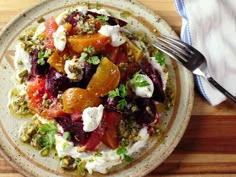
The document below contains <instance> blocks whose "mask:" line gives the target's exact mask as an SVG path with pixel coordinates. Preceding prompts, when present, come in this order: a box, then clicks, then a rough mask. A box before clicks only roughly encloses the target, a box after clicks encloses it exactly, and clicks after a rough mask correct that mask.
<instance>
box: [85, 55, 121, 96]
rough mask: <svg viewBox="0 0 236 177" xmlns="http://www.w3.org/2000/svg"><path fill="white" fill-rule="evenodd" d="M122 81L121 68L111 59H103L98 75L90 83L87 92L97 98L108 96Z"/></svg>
mask: <svg viewBox="0 0 236 177" xmlns="http://www.w3.org/2000/svg"><path fill="white" fill-rule="evenodd" d="M119 81H120V71H119V68H118V67H117V66H116V65H115V64H114V63H112V62H111V61H110V60H109V59H107V58H103V59H102V60H101V63H100V64H99V66H98V68H97V71H96V73H95V74H94V75H93V77H92V78H91V80H90V81H89V83H88V86H87V90H88V91H90V92H92V93H94V94H95V95H97V96H104V95H107V94H108V92H109V91H111V90H114V89H115V88H116V87H117V86H118V84H119Z"/></svg>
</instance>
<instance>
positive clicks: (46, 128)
mask: <svg viewBox="0 0 236 177" xmlns="http://www.w3.org/2000/svg"><path fill="white" fill-rule="evenodd" d="M38 132H39V133H40V134H42V135H43V136H39V137H40V139H38V140H39V141H40V145H41V146H42V147H43V148H48V149H50V148H52V147H53V145H54V143H55V134H56V133H57V126H56V124H54V123H46V124H42V125H40V126H39V130H38Z"/></svg>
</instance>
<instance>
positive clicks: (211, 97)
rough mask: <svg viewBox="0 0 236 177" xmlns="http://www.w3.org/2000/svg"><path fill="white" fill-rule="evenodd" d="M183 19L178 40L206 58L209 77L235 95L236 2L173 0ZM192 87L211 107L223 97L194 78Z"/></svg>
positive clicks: (221, 100)
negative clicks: (194, 87)
mask: <svg viewBox="0 0 236 177" xmlns="http://www.w3.org/2000/svg"><path fill="white" fill-rule="evenodd" d="M175 5H176V9H177V11H178V13H179V14H180V16H181V17H182V28H181V39H182V40H183V41H184V42H187V43H188V44H190V45H192V46H194V47H195V48H197V49H198V50H199V51H200V52H202V53H203V55H204V56H205V57H206V59H207V62H208V68H209V72H210V74H211V76H212V77H213V78H214V79H215V80H216V81H217V82H218V83H220V84H221V85H222V86H223V87H225V88H226V89H227V90H228V91H229V92H231V93H232V94H233V95H236V83H235V82H236V40H235V36H236V1H235V0H208V1H206V0H175ZM195 83H196V86H197V88H198V90H199V91H200V93H201V95H203V96H204V97H205V98H206V100H207V101H208V102H209V103H210V104H211V105H213V106H214V105H217V104H219V103H221V102H223V101H224V100H225V99H226V97H225V96H224V95H223V94H222V93H220V92H219V91H218V90H216V89H215V88H214V87H213V86H212V85H211V84H210V83H209V82H208V81H207V80H206V79H204V78H202V77H200V76H195Z"/></svg>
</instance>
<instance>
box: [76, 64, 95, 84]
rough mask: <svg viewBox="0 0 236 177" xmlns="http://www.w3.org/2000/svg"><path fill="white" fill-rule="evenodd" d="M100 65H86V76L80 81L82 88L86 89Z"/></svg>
mask: <svg viewBox="0 0 236 177" xmlns="http://www.w3.org/2000/svg"><path fill="white" fill-rule="evenodd" d="M97 67H98V65H93V64H89V63H85V67H84V76H83V79H82V80H81V81H80V87H81V88H86V87H87V85H88V83H89V81H90V79H91V78H92V76H93V74H94V73H95V72H96V70H97Z"/></svg>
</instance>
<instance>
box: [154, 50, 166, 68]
mask: <svg viewBox="0 0 236 177" xmlns="http://www.w3.org/2000/svg"><path fill="white" fill-rule="evenodd" d="M155 59H156V61H157V62H158V63H159V64H160V65H161V66H162V65H164V64H165V63H166V59H165V56H164V55H163V54H162V53H161V52H157V53H156V55H155Z"/></svg>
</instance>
